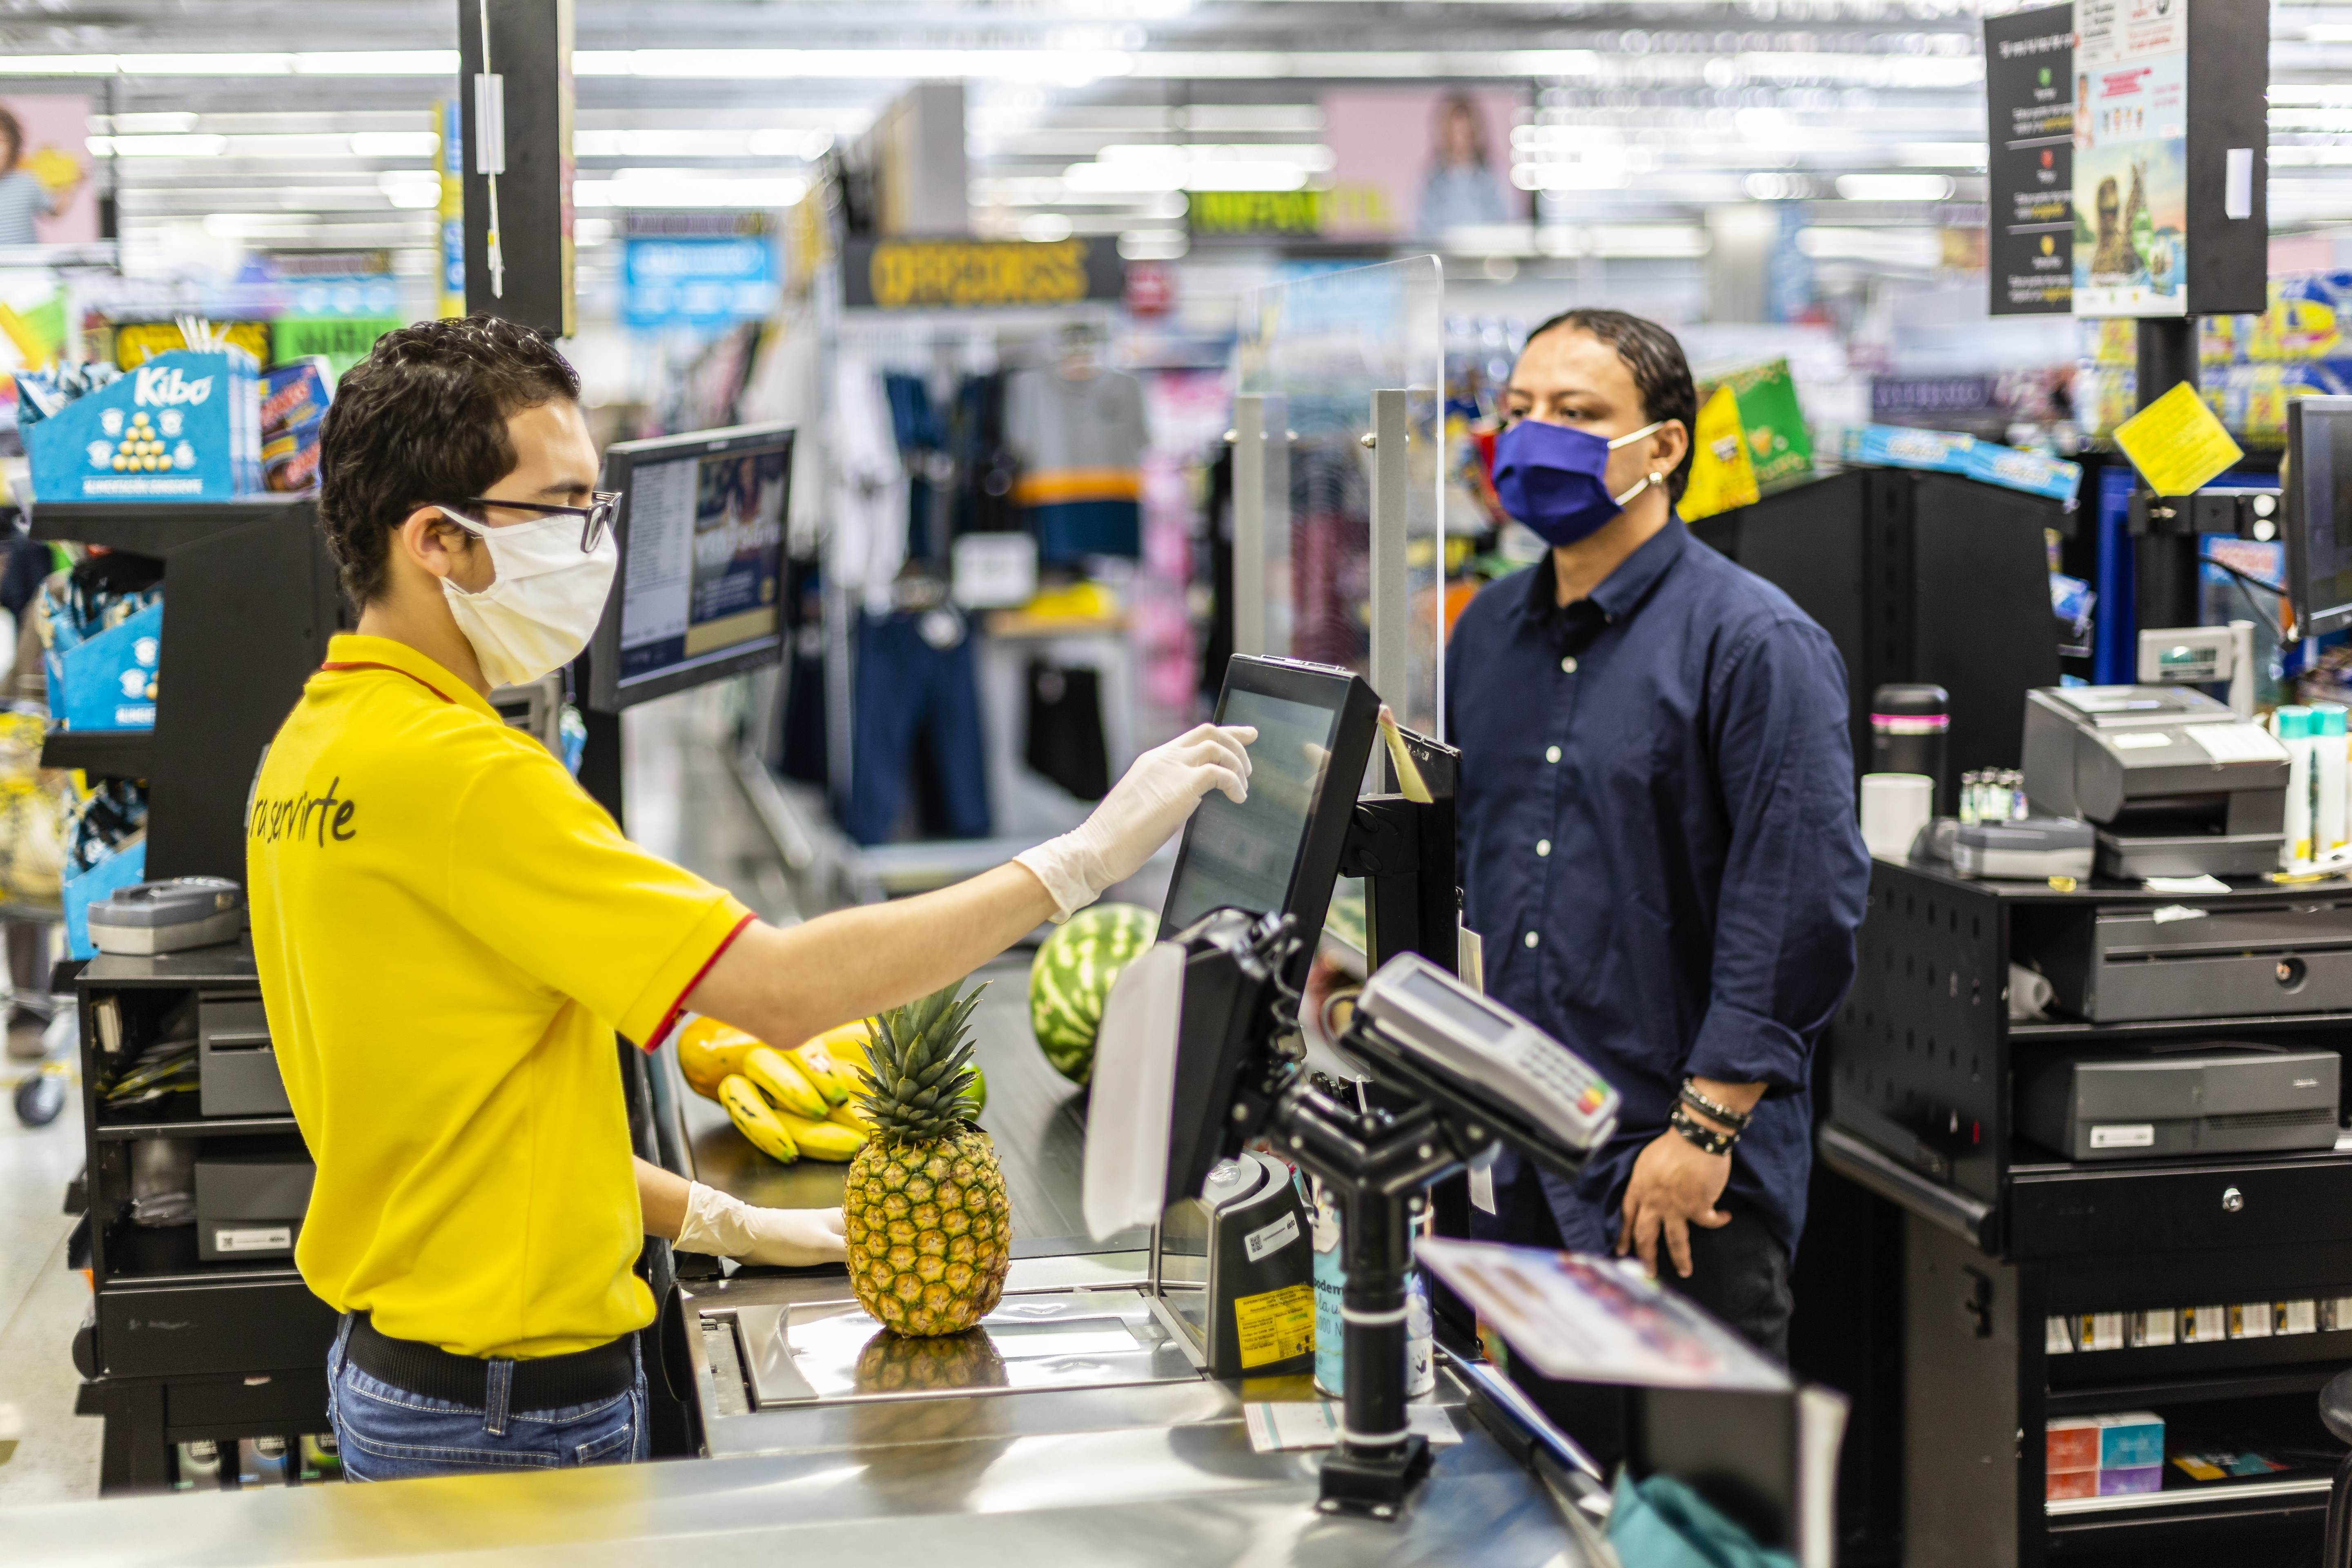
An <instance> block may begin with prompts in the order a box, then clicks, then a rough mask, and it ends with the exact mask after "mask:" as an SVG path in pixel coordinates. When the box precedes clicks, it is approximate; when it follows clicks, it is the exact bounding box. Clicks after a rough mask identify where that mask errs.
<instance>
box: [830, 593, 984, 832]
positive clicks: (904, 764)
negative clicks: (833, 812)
mask: <svg viewBox="0 0 2352 1568" xmlns="http://www.w3.org/2000/svg"><path fill="white" fill-rule="evenodd" d="M971 641H972V639H971V636H970V635H969V632H968V630H967V628H966V626H965V625H964V620H963V616H961V615H960V614H958V613H957V612H956V611H955V610H954V609H953V608H951V607H950V606H949V605H938V606H936V607H933V608H930V609H926V610H906V611H898V612H895V613H892V614H887V615H880V616H877V615H865V616H859V617H858V628H857V651H856V671H857V673H856V692H855V694H854V696H853V699H852V701H851V710H852V718H853V721H854V724H853V729H852V737H853V738H852V740H851V742H850V752H851V765H850V781H851V782H850V791H849V799H848V800H847V801H845V802H844V803H843V804H842V805H841V808H840V811H839V816H840V817H841V826H842V828H843V830H844V831H845V832H846V833H847V834H848V835H849V837H852V838H854V839H856V841H857V842H858V843H860V844H885V843H888V842H890V840H891V839H892V837H894V835H895V834H896V832H897V829H898V817H899V812H900V810H901V808H902V807H903V806H904V805H905V804H906V803H907V799H908V796H907V791H908V786H909V785H910V784H911V785H912V786H913V788H914V804H915V806H916V818H917V823H916V831H917V832H918V833H919V835H920V836H921V837H925V838H985V837H988V826H989V809H988V763H987V759H986V756H985V754H984V753H983V752H982V747H981V721H980V684H979V680H978V678H977V676H976V674H975V673H974V670H973V668H972V646H971Z"/></svg>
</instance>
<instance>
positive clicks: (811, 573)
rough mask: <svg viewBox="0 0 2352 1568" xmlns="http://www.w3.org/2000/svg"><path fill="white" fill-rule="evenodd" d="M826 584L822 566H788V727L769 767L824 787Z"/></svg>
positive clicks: (782, 726) (793, 562) (780, 729)
mask: <svg viewBox="0 0 2352 1568" xmlns="http://www.w3.org/2000/svg"><path fill="white" fill-rule="evenodd" d="M824 673H825V672H824V576H823V574H822V571H821V569H820V568H819V566H818V564H817V563H816V561H815V560H814V558H812V557H807V556H791V557H788V558H787V559H786V560H785V563H784V678H783V681H782V687H781V690H780V693H779V696H780V700H781V701H782V705H783V706H782V721H780V722H779V723H778V724H777V725H776V728H775V742H774V751H773V754H772V755H771V756H770V757H769V758H768V765H769V766H771V767H772V768H774V769H775V770H776V772H777V773H781V774H782V775H783V776H784V777H785V778H788V779H799V780H800V781H802V782H803V784H819V785H822V784H824V783H825V782H826V781H827V780H828V779H830V778H831V777H832V770H831V766H830V747H829V745H828V744H827V741H826V736H827V728H826V707H825V700H824V687H825V680H824Z"/></svg>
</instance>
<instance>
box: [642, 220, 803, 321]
mask: <svg viewBox="0 0 2352 1568" xmlns="http://www.w3.org/2000/svg"><path fill="white" fill-rule="evenodd" d="M780 293H781V285H780V281H779V279H778V277H777V268H776V247H775V242H774V241H773V240H772V239H771V238H769V237H766V236H764V235H710V236H703V235H676V236H668V235H665V236H644V237H638V236H632V237H630V238H628V239H627V240H625V241H624V242H623V245H622V249H621V320H622V321H623V322H624V323H625V324H626V325H628V326H632V327H723V326H726V325H727V324H728V323H730V322H732V321H747V320H757V319H759V318H760V317H762V316H765V315H767V314H768V313H769V312H771V311H772V310H774V309H775V308H776V301H777V300H778V298H779V297H780Z"/></svg>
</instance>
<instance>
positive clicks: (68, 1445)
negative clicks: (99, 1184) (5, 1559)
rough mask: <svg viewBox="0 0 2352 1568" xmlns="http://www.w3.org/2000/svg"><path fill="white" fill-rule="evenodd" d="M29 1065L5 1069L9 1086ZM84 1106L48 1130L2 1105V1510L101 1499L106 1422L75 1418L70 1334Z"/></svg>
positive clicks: (78, 1307) (74, 1315)
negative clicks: (72, 1184) (8, 1451)
mask: <svg viewBox="0 0 2352 1568" xmlns="http://www.w3.org/2000/svg"><path fill="white" fill-rule="evenodd" d="M24 1070H25V1064H22V1063H18V1062H6V1063H5V1064H0V1085H5V1087H7V1088H8V1089H11V1090H13V1089H14V1086H15V1081H16V1079H17V1077H18V1076H20V1075H21V1073H22V1072H23V1071H24ZM81 1163H82V1138H81V1101H80V1097H79V1089H78V1088H77V1089H76V1091H75V1093H74V1094H73V1095H71V1096H69V1097H68V1102H67V1107H66V1111H65V1114H64V1115H62V1116H60V1117H58V1119H57V1120H56V1121H53V1122H51V1123H49V1125H47V1127H40V1128H28V1127H24V1126H20V1125H19V1124H18V1123H17V1121H16V1115H15V1114H14V1112H13V1111H11V1110H6V1109H5V1108H0V1448H5V1447H6V1446H7V1439H8V1437H9V1436H10V1435H11V1428H12V1427H13V1428H14V1429H15V1435H16V1438H17V1442H16V1450H15V1452H14V1454H13V1455H11V1456H10V1457H9V1458H7V1460H6V1461H5V1463H0V1506H5V1505H9V1504H16V1503H34V1502H64V1501H68V1500H73V1499H78V1498H88V1497H95V1496H96V1495H97V1493H98V1445H99V1438H100V1424H99V1423H98V1422H97V1421H95V1420H89V1419H85V1418H83V1417H81V1416H79V1415H75V1414H74V1413H73V1406H74V1392H75V1390H76V1388H77V1387H79V1384H80V1378H79V1375H78V1374H77V1373H75V1372H74V1368H73V1359H72V1345H73V1334H74V1330H75V1329H76V1328H77V1327H79V1324H80V1322H81V1320H82V1315H83V1313H84V1312H85V1310H88V1308H89V1286H88V1285H86V1284H85V1283H83V1280H82V1277H81V1276H80V1275H79V1274H71V1273H68V1272H67V1271H66V1237H67V1235H68V1233H69V1232H70V1231H71V1230H72V1229H73V1226H74V1222H73V1219H72V1218H71V1217H70V1216H68V1215H67V1214H66V1213H65V1212H64V1210H65V1191H66V1184H67V1183H68V1181H70V1180H72V1178H73V1175H74V1173H76V1172H77V1171H79V1170H80V1169H81Z"/></svg>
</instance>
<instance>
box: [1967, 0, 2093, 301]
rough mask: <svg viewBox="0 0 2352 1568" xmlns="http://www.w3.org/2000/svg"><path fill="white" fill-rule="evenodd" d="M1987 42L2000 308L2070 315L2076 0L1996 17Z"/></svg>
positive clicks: (1994, 269) (1993, 276)
mask: <svg viewBox="0 0 2352 1568" xmlns="http://www.w3.org/2000/svg"><path fill="white" fill-rule="evenodd" d="M1984 45H1985V120H1986V126H1985V129H1986V149H1985V151H1986V161H1987V162H1986V167H1987V169H1988V171H1989V173H1990V175H1991V180H1990V195H1991V201H1990V207H1989V210H1988V212H1987V214H1986V225H1985V226H1986V229H1987V235H1986V240H1987V244H1986V258H1985V271H1986V275H1987V279H1988V282H1989V283H1990V288H1991V291H1992V300H1991V310H1992V313H1993V314H1994V315H1996V316H2039V315H2063V314H2065V313H2066V312H2067V311H2068V310H2072V309H2073V308H2074V6H2072V5H2052V6H2049V7H2047V8H2046V9H2043V10H2039V11H2012V12H2011V13H2010V14H2009V15H2008V16H1988V17H1987V18H1985V24H1984Z"/></svg>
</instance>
